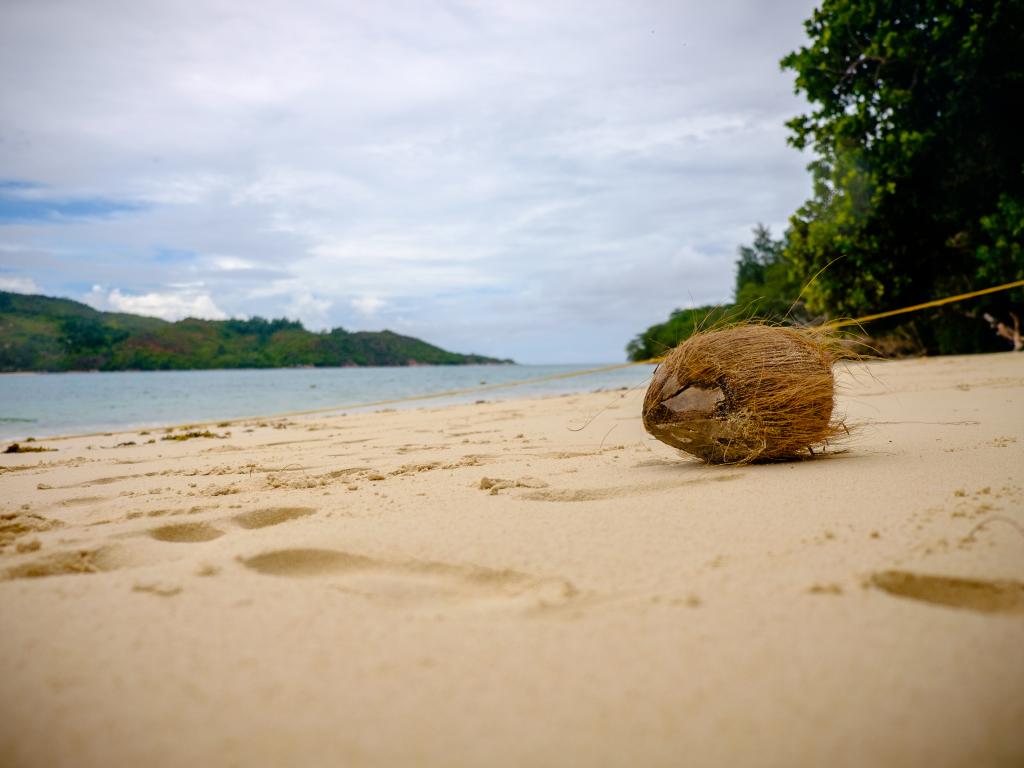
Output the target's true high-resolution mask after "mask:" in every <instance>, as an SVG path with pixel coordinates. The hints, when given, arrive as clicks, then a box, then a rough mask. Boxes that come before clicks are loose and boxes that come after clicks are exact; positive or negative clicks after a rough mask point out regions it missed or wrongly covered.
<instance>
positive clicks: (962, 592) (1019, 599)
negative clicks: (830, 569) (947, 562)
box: [870, 571, 1024, 615]
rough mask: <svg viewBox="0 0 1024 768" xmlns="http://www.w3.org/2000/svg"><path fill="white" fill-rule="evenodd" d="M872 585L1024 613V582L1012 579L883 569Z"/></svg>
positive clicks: (927, 599) (940, 601) (938, 601)
mask: <svg viewBox="0 0 1024 768" xmlns="http://www.w3.org/2000/svg"><path fill="white" fill-rule="evenodd" d="M870 583H871V585H872V586H873V587H876V588H877V589H881V590H882V591H883V592H888V593H889V594H890V595H895V596H896V597H905V598H909V599H911V600H920V601H921V602H923V603H931V604H932V605H946V606H950V607H952V608H964V609H966V610H969V611H978V612H979V613H1008V614H1016V615H1024V583H1021V582H1019V581H1009V580H992V581H989V580H985V579H961V578H956V577H953V576H929V575H926V574H922V573H911V572H910V571H883V572H881V573H875V574H872V576H871V581H870Z"/></svg>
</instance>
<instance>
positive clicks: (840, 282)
mask: <svg viewBox="0 0 1024 768" xmlns="http://www.w3.org/2000/svg"><path fill="white" fill-rule="evenodd" d="M805 28H806V30H807V33H808V37H809V38H810V41H809V44H808V45H807V46H805V47H803V48H800V49H799V50H798V51H794V52H793V53H790V54H789V55H788V56H786V57H785V58H784V59H783V60H782V66H783V68H785V69H790V70H793V71H794V72H795V73H796V90H797V92H803V93H804V94H805V95H806V97H807V99H808V101H809V102H810V103H811V105H812V111H811V112H810V113H809V114H804V115H800V116H798V117H796V118H794V119H792V120H790V121H789V122H788V123H787V125H788V127H789V128H790V130H791V132H792V134H791V137H790V143H791V144H792V145H793V146H794V147H796V148H797V149H801V150H803V149H810V150H813V152H814V153H815V158H814V160H813V161H812V162H811V163H810V165H809V166H808V167H809V170H810V171H811V173H812V176H813V182H814V195H813V197H812V198H811V199H810V200H808V201H807V202H806V203H805V204H804V205H803V206H802V207H801V208H800V209H799V210H798V211H797V212H796V214H795V215H794V216H793V217H792V218H791V220H790V224H791V227H790V231H789V232H788V243H787V246H786V249H785V258H786V259H788V260H789V262H790V263H791V264H792V266H793V268H794V269H795V270H796V271H797V272H798V273H800V274H802V275H803V276H805V277H811V276H812V275H814V274H816V273H818V272H819V270H823V269H824V272H823V273H822V274H821V275H820V276H819V277H818V279H817V280H815V282H814V283H813V285H812V286H811V287H810V289H809V291H808V293H807V301H808V306H809V308H810V309H811V310H812V311H827V312H830V313H832V314H839V315H852V316H856V315H859V314H864V313H869V312H876V311H881V310H885V309H891V308H896V307H899V306H903V305H907V304H913V303H917V302H920V301H927V300H929V299H933V298H937V297H941V296H944V295H949V294H954V293H960V292H963V291H967V290H970V289H971V288H975V287H986V286H988V285H992V284H994V283H1001V282H1009V281H1011V280H1014V279H1017V278H1020V277H1021V276H1022V275H1024V252H1022V249H1021V246H1020V242H1021V234H1022V218H1024V141H1022V140H1021V136H1022V135H1024V126H1022V125H1021V123H1020V122H1019V120H1018V119H1017V118H1016V117H1015V114H1014V112H1013V110H1012V106H1011V105H1013V104H1016V103H1019V102H1020V98H1021V94H1022V93H1024V56H1022V54H1021V50H1022V41H1024V3H1021V2H1019V0H1009V1H1004V0H976V1H974V2H968V1H967V0H947V1H946V2H942V1H941V0H918V1H917V2H902V1H900V0H884V1H881V2H879V1H877V0H824V2H823V3H822V6H821V8H820V9H818V10H816V11H815V12H814V14H813V15H812V17H811V18H810V19H809V20H808V21H807V22H806V23H805ZM1022 295H1024V292H1022V291H1014V292H1012V293H1011V294H999V295H995V296H994V297H993V298H992V299H991V300H988V301H986V302H983V303H980V304H978V305H977V306H973V307H972V308H971V310H970V311H972V312H978V313H980V312H982V311H984V310H986V309H987V310H989V311H992V312H993V313H996V314H999V313H1005V312H1007V311H1008V310H1009V309H1010V305H1011V303H1012V302H1017V303H1019V302H1020V301H1021V297H1022ZM962 315H963V313H960V314H959V315H958V314H957V313H956V312H943V313H939V314H937V315H933V316H930V317H928V318H926V319H925V321H924V322H921V321H916V322H917V326H918V331H919V333H920V334H921V336H922V338H923V339H925V341H926V346H928V347H930V348H932V349H933V350H934V351H970V350H971V349H976V348H979V344H980V345H982V346H984V345H983V342H981V341H979V340H978V339H979V338H980V337H979V336H978V333H979V332H984V334H985V336H986V338H987V337H988V336H991V333H990V332H988V331H987V330H986V329H985V328H984V326H983V325H982V324H981V323H979V322H977V321H970V322H969V324H968V323H966V322H965V321H964V319H963V317H962ZM978 316H979V317H980V314H979V315H978ZM872 330H874V329H872Z"/></svg>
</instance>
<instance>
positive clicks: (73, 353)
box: [0, 291, 512, 373]
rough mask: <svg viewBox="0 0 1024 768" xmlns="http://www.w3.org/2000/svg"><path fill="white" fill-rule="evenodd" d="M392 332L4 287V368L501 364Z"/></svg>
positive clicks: (0, 327) (0, 350) (0, 363)
mask: <svg viewBox="0 0 1024 768" xmlns="http://www.w3.org/2000/svg"><path fill="white" fill-rule="evenodd" d="M507 363H512V361H511V360H498V359H495V358H492V357H484V356H483V355H473V354H469V355H463V354H459V353H456V352H448V351H447V350H444V349H441V348H440V347H435V346H434V345H432V344H428V343H427V342H425V341H421V340H420V339H416V338H413V337H411V336H401V335H399V334H397V333H392V332H391V331H373V332H371V331H359V332H354V333H353V332H349V331H346V330H344V329H343V328H334V329H332V330H330V331H324V332H320V333H317V332H313V331H308V330H306V329H305V328H304V327H303V326H302V323H300V322H298V321H295V320H285V319H283V318H282V319H278V320H265V319H264V318H261V317H253V318H250V319H248V320H197V319H195V318H191V317H190V318H186V319H184V320H179V321H177V322H169V321H167V320H161V319H159V318H155V317H142V316H139V315H129V314H124V313H117V312H101V311H99V310H96V309H93V308H92V307H90V306H88V305H86V304H82V303H80V302H77V301H72V300H70V299H58V298H53V297H49V296H29V295H24V294H19V293H8V292H5V291H0V372H4V373H13V372H20V371H131V370H137V371H157V370H190V369H213V368H289V367H295V366H315V367H336V366H378V365H379V366H403V365H473V364H489V365H495V364H507Z"/></svg>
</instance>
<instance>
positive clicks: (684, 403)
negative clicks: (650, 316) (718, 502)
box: [643, 325, 848, 464]
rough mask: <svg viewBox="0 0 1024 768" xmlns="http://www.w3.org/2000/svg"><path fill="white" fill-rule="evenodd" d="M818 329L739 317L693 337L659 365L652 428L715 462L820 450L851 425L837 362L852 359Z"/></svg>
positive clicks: (647, 405) (647, 417)
mask: <svg viewBox="0 0 1024 768" xmlns="http://www.w3.org/2000/svg"><path fill="white" fill-rule="evenodd" d="M846 356H848V355H846V354H844V353H843V351H842V348H841V347H839V345H838V344H837V343H836V342H835V341H834V340H833V339H831V338H829V337H828V336H826V335H825V334H823V333H821V332H820V331H815V330H811V329H803V328H781V327H773V326H768V325H739V326H734V327H731V328H725V329H722V330H716V331H708V332H701V333H697V334H695V335H693V336H691V337H690V338H689V339H687V340H686V341H684V342H683V343H681V344H680V345H679V346H678V347H676V348H675V349H674V350H672V352H670V353H669V354H668V355H667V356H666V357H665V359H664V360H663V362H662V363H661V365H659V366H658V369H657V370H656V371H655V373H654V379H653V381H652V382H651V384H650V386H649V387H648V389H647V395H646V397H645V398H644V410H643V421H644V428H645V429H646V430H647V431H648V432H650V433H651V434H652V435H653V436H654V437H656V438H658V439H659V440H661V441H662V442H663V443H667V444H668V445H671V446H673V447H674V448H679V449H681V450H683V451H686V452H687V453H690V454H692V455H694V456H696V457H698V458H700V459H703V460H704V461H707V462H709V463H713V464H743V463H748V462H753V461H771V460H782V459H792V458H796V457H798V456H801V455H803V456H807V455H808V454H811V455H813V453H814V449H815V448H816V447H819V446H823V445H824V444H825V443H826V442H827V441H828V440H829V439H830V438H833V437H835V436H836V435H837V434H838V433H839V432H840V431H841V430H842V429H844V427H843V425H842V421H841V420H839V419H837V418H833V413H832V412H833V409H834V407H835V380H834V378H833V375H832V364H833V362H834V361H835V360H837V359H839V358H841V357H846Z"/></svg>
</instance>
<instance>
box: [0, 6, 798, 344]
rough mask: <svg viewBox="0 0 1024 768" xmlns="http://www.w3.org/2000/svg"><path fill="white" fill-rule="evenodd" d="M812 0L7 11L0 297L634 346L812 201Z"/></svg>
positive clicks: (2, 16)
mask: <svg viewBox="0 0 1024 768" xmlns="http://www.w3.org/2000/svg"><path fill="white" fill-rule="evenodd" d="M813 5H814V4H813V3H812V2H810V1H809V0H804V1H800V2H797V1H795V0H779V1H777V2H772V3H763V2H758V1H757V0H748V1H745V2H739V1H738V0H737V1H734V0H718V2H706V1H705V0H674V2H601V1H600V0H580V1H579V2H576V1H575V0H570V1H568V2H562V1H561V0H541V1H540V2H534V1H533V0H504V2H483V1H482V0H481V1H480V2H464V3H463V2H455V1H454V0H434V1H433V2H432V1H430V0H417V1H411V2H401V1H388V2H380V3H377V2H369V0H324V1H323V2H319V1H318V0H283V1H282V2H275V1H274V0H257V1H255V2H254V1H253V0H244V1H243V0H204V2H202V3H179V2H172V1H171V0H164V1H162V2H156V1H155V0H136V1H134V2H122V1H121V0H3V2H2V3H0V289H5V290H17V291H21V292H32V293H44V294H47V295H57V296H66V297H70V298H75V299H79V300H82V301H86V302H88V303H89V304H92V305H93V306H95V307H97V308H101V309H117V310H121V311H128V312H136V313H141V314H152V315H157V316H161V317H166V318H168V319H176V318H179V317H184V316H187V315H192V316H196V317H207V318H224V317H229V316H250V315H253V314H259V315H263V316H268V317H269V316H273V317H278V316H287V317H291V318H297V319H300V320H302V321H303V323H305V324H306V326H307V327H309V328H313V329H323V328H329V327H335V326H339V325H340V326H343V327H345V328H348V329H350V330H378V329H381V328H390V329H392V330H395V331H397V332H400V333H407V334H411V335H415V336H419V337H421V338H424V339H426V340H428V341H431V342H433V343H436V344H439V345H441V346H444V347H446V348H448V349H453V350H456V351H462V352H470V351H472V352H479V353H482V354H489V355H495V356H500V357H513V358H515V359H516V360H518V361H520V362H604V361H616V360H620V359H622V358H623V354H624V353H623V348H624V346H625V344H626V342H627V341H629V339H630V338H632V336H633V335H635V334H636V333H637V332H639V331H641V330H643V329H644V328H646V327H647V326H648V325H650V324H651V323H654V322H658V321H661V320H663V319H664V318H665V317H666V316H667V315H668V313H669V312H670V311H671V310H672V309H674V308H676V307H681V306H690V305H693V304H702V303H714V302H720V301H727V300H729V298H730V296H731V292H732V284H733V263H734V261H735V258H736V247H737V245H739V244H740V243H743V242H747V241H749V240H750V228H751V227H752V226H753V225H754V224H755V223H757V222H759V221H760V222H764V223H766V224H769V225H771V226H772V228H773V231H775V232H776V233H778V232H780V231H781V229H782V228H783V226H784V224H785V221H786V218H787V217H788V215H789V214H790V213H792V212H793V210H794V209H795V208H796V206H797V205H799V203H800V202H802V201H803V200H804V199H805V198H806V197H807V196H808V195H809V193H810V184H809V181H808V178H807V174H806V172H805V170H804V166H805V165H806V163H807V162H808V160H809V158H808V157H806V156H803V155H801V154H800V153H798V152H796V151H795V150H793V149H791V148H789V147H787V145H786V143H785V137H786V131H785V128H784V127H783V122H784V120H786V119H787V118H789V117H791V116H793V115H795V114H797V113H799V112H800V111H802V109H803V103H802V102H801V100H800V99H798V98H797V97H796V96H794V95H793V92H792V76H791V74H790V73H783V72H781V71H780V70H779V66H778V60H779V59H780V58H781V57H782V56H783V55H784V54H785V53H787V52H788V51H790V50H792V49H794V48H796V47H797V46H799V45H800V44H801V43H802V42H803V39H804V35H803V27H802V24H801V22H802V21H803V19H805V18H807V17H808V16H809V15H810V12H811V9H812V7H813Z"/></svg>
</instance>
